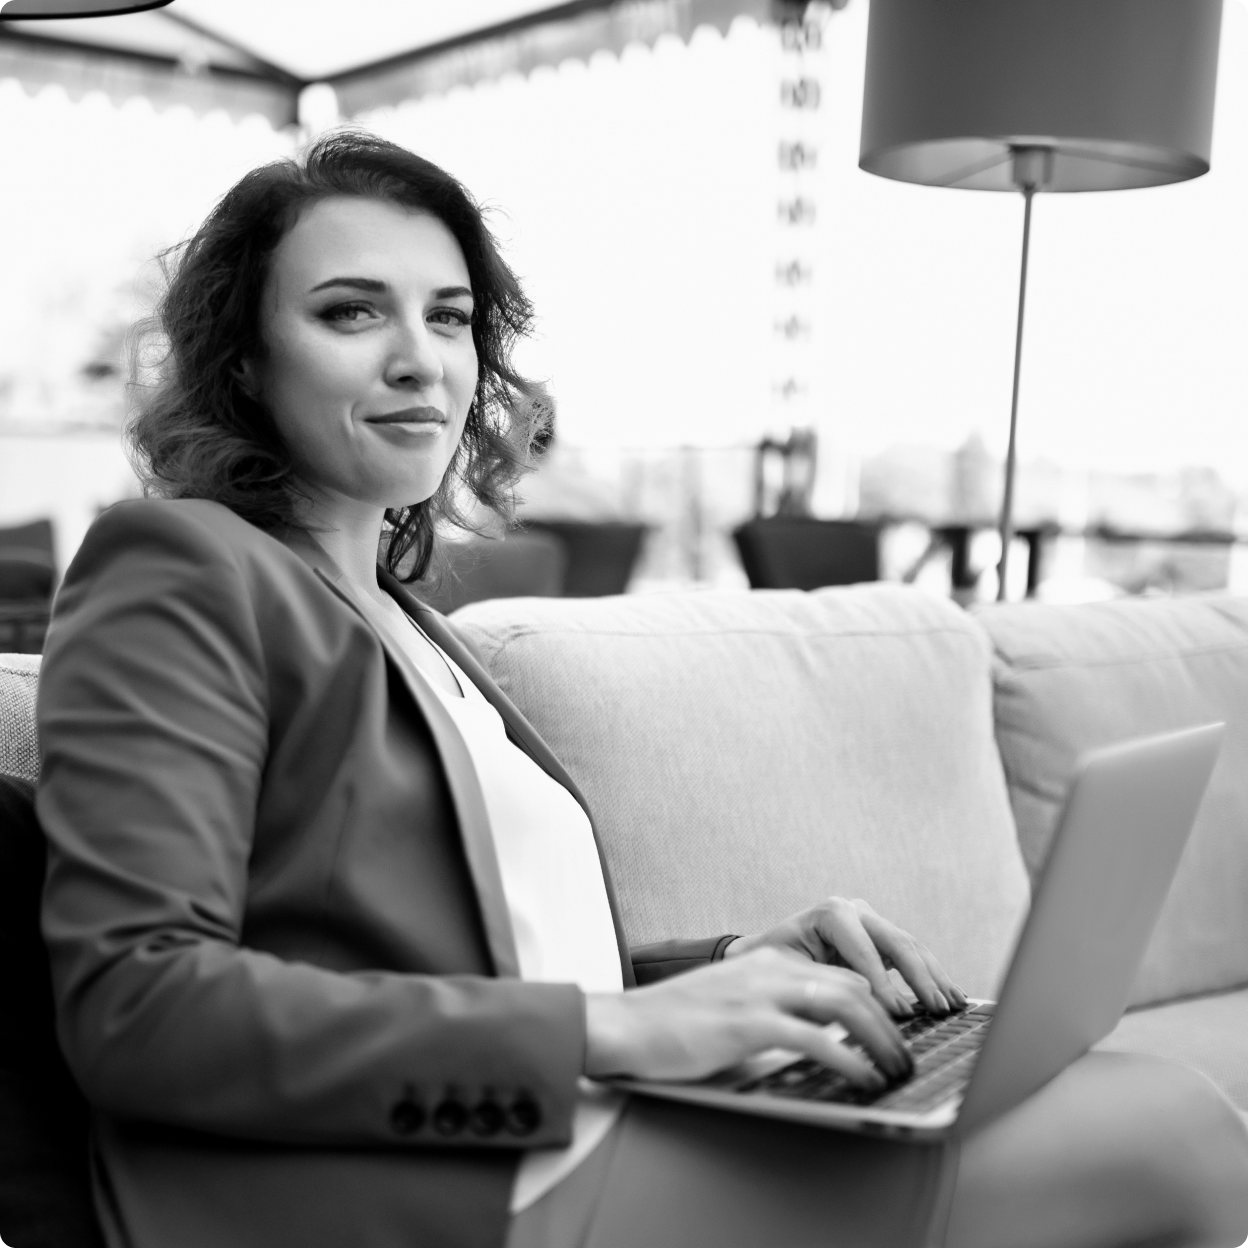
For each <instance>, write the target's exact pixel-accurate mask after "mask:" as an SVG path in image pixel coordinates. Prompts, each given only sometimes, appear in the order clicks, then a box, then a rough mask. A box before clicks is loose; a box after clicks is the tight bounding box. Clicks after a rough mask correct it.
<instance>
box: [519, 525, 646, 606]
mask: <svg viewBox="0 0 1248 1248" xmlns="http://www.w3.org/2000/svg"><path fill="white" fill-rule="evenodd" d="M525 531H526V532H528V533H531V534H534V535H536V534H539V533H546V534H550V535H551V536H553V537H556V538H558V539H559V541H561V542H562V543H563V546H564V549H565V550H566V552H567V560H568V562H567V571H566V572H565V573H564V578H563V597H565V598H599V597H602V596H604V595H606V594H622V593H623V592H624V591H625V589H627V588H628V582H629V579H630V578H631V577H632V575H633V568H634V566H635V565H636V563H637V556H638V555H639V554H640V553H641V543H642V539H643V538H644V537H645V535H646V526H645V525H644V524H628V523H624V522H622V521H609V522H608V521H603V522H596V523H590V522H587V521H580V520H534V521H532V522H530V523H529V524H528V525H527V526H526V530H525Z"/></svg>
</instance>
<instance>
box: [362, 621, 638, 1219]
mask: <svg viewBox="0 0 1248 1248" xmlns="http://www.w3.org/2000/svg"><path fill="white" fill-rule="evenodd" d="M409 618H410V617H409ZM411 623H412V626H413V627H419V626H418V625H416V623H415V621H411ZM385 624H386V626H387V627H386V631H387V633H388V635H389V636H391V637H393V638H394V639H395V640H396V641H398V642H399V643H400V644H401V645H403V647H404V649H405V650H407V651H408V653H409V654H410V655H411V657H412V659H413V663H414V665H415V666H416V668H417V671H418V672H420V674H421V676H422V677H423V676H424V673H423V671H421V669H420V664H419V662H418V661H417V660H418V655H417V653H416V650H415V647H414V646H413V645H412V636H411V634H410V633H406V632H404V633H400V631H399V629H398V628H397V627H395V625H397V618H396V617H394V616H389V617H388V618H387V619H386V621H385ZM424 635H425V637H426V639H428V634H424ZM430 644H431V645H434V646H435V648H436V649H437V651H438V653H439V654H441V655H442V658H443V659H444V660H445V661H446V664H447V666H448V667H449V668H450V670H451V672H452V674H453V675H454V677H455V679H456V681H457V682H458V684H459V687H460V689H461V691H462V692H463V697H459V698H457V697H454V696H453V695H451V694H448V693H446V692H445V691H444V690H442V689H441V688H440V687H439V686H438V685H437V684H436V683H435V682H434V681H432V680H427V679H426V683H427V684H428V686H429V688H430V689H432V690H433V691H434V693H436V694H437V696H438V697H439V699H441V701H442V703H443V705H444V706H445V707H446V709H447V711H448V712H449V713H450V716H451V718H452V720H453V721H454V722H455V725H456V727H457V728H458V729H459V731H460V733H461V734H462V735H463V738H464V743H465V744H466V745H467V747H468V753H469V755H470V756H471V758H472V761H473V765H474V767H475V768H476V772H477V778H478V780H479V781H480V784H481V790H482V793H483V794H484V797H485V808H486V813H487V814H488V816H489V820H490V830H491V832H492V833H493V836H494V848H495V852H496V854H497V855H498V866H499V873H500V874H501V876H502V882H503V893H504V895H505V897H506V899H507V908H508V910H509V911H510V914H511V924H512V929H513V931H514V933H515V941H516V952H517V954H518V956H519V959H520V976H521V978H522V979H532V980H544V981H546V982H548V983H573V984H577V985H578V986H579V987H580V988H581V990H582V991H584V992H622V991H623V990H624V982H623V977H622V974H621V971H620V953H619V947H618V945H617V944H616V937H615V925H614V923H613V922H612V918H611V906H610V903H609V902H608V900H607V886H606V882H605V881H604V879H603V875H602V865H601V863H600V862H599V859H598V848H597V846H596V844H595V843H594V834H593V829H592V828H591V827H590V823H589V819H588V817H587V816H586V814H585V811H584V810H583V809H582V808H581V805H580V803H579V802H577V800H576V799H575V798H574V797H573V796H572V794H571V793H569V792H568V790H567V789H565V788H564V787H563V785H561V784H560V783H559V782H558V781H557V780H555V779H553V778H552V777H551V776H549V775H547V774H546V772H545V771H543V770H542V768H541V767H539V766H538V765H537V764H536V763H535V762H534V761H533V760H532V759H531V758H530V757H529V756H528V755H527V754H526V753H525V752H524V751H523V750H521V749H520V748H519V747H518V746H515V745H513V744H512V743H511V741H509V740H508V739H507V730H506V726H505V725H504V723H503V720H502V717H501V716H500V715H499V713H498V712H497V711H496V710H495V709H494V707H493V706H491V705H490V703H489V702H488V701H487V700H486V698H485V695H484V694H483V693H482V692H481V691H480V689H478V688H477V686H476V685H474V684H473V683H472V681H471V680H470V679H469V678H468V676H467V675H465V673H464V672H463V671H462V669H461V668H460V667H459V665H458V664H457V663H455V662H454V661H453V660H452V659H451V658H450V657H449V656H448V655H447V654H446V652H445V651H444V650H442V648H441V647H440V646H437V644H436V643H435V642H433V641H430ZM623 1103H624V1099H623V1097H622V1096H620V1095H619V1094H618V1093H615V1092H612V1091H610V1090H609V1089H606V1088H602V1087H600V1086H598V1085H596V1084H592V1083H590V1082H589V1081H588V1080H586V1079H582V1080H581V1090H580V1096H579V1099H578V1102H577V1106H576V1110H575V1113H574V1117H573V1124H572V1143H571V1144H569V1145H568V1146H567V1147H566V1148H553V1149H550V1148H546V1149H530V1150H529V1151H528V1152H527V1153H526V1154H525V1157H524V1160H523V1161H522V1162H521V1164H520V1168H519V1170H518V1171H517V1173H516V1181H515V1186H514V1187H513V1189H512V1194H511V1212H512V1213H513V1214H514V1213H519V1212H520V1211H521V1210H523V1209H527V1208H528V1207H529V1206H530V1205H531V1204H533V1202H534V1201H536V1200H537V1199H538V1198H539V1197H540V1196H543V1195H544V1194H545V1193H546V1192H548V1191H549V1190H550V1189H551V1188H552V1187H554V1186H555V1185H556V1184H557V1183H558V1182H560V1180H562V1179H563V1178H564V1177H565V1176H567V1175H568V1174H570V1173H571V1172H572V1171H573V1170H574V1169H576V1167H577V1166H578V1165H579V1164H580V1163H581V1162H582V1161H583V1160H584V1159H585V1158H586V1157H587V1156H588V1155H589V1154H590V1152H592V1151H593V1149H594V1148H595V1147H596V1145H597V1144H598V1143H599V1142H600V1141H601V1140H602V1139H603V1137H604V1136H605V1135H606V1134H607V1132H608V1131H609V1130H610V1129H611V1126H612V1125H613V1124H614V1122H615V1120H616V1118H617V1117H618V1116H619V1113H620V1110H621V1108H622V1107H623Z"/></svg>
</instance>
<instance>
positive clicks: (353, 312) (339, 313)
mask: <svg viewBox="0 0 1248 1248" xmlns="http://www.w3.org/2000/svg"><path fill="white" fill-rule="evenodd" d="M372 315H373V309H372V308H371V307H370V306H369V305H368V304H367V303H336V304H334V306H333V307H332V308H326V309H325V311H324V312H322V313H321V319H322V320H325V321H346V322H348V323H351V322H354V321H362V320H364V319H365V318H366V317H369V316H372Z"/></svg>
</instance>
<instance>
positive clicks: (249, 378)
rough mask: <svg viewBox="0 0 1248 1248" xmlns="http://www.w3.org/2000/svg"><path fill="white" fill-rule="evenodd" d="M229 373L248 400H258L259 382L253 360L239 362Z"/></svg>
mask: <svg viewBox="0 0 1248 1248" xmlns="http://www.w3.org/2000/svg"><path fill="white" fill-rule="evenodd" d="M230 372H231V373H232V374H233V376H234V380H235V381H237V382H238V384H239V385H240V386H242V388H243V390H244V391H246V393H247V397H248V398H249V399H259V397H260V382H259V379H258V378H257V376H256V365H255V362H254V361H253V360H239V362H238V363H237V364H235V365H234V367H233V368H232V369H231V370H230Z"/></svg>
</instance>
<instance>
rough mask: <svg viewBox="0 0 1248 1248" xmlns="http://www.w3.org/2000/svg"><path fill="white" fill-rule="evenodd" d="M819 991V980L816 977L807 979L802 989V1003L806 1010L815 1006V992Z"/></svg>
mask: <svg viewBox="0 0 1248 1248" xmlns="http://www.w3.org/2000/svg"><path fill="white" fill-rule="evenodd" d="M818 991H819V981H818V980H816V979H808V980H807V981H806V986H805V987H804V988H803V989H802V1004H803V1005H805V1007H806V1008H807V1009H808V1010H813V1009H814V1008H815V993H817V992H818Z"/></svg>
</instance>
